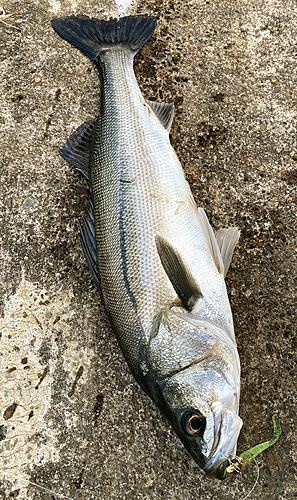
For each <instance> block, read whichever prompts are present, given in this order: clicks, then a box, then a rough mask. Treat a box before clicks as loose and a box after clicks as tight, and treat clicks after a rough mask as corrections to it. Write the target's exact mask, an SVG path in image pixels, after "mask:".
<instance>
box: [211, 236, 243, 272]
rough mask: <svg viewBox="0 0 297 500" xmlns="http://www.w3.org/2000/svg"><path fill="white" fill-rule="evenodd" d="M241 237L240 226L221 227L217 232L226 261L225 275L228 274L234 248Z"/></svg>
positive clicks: (217, 238) (224, 260)
mask: <svg viewBox="0 0 297 500" xmlns="http://www.w3.org/2000/svg"><path fill="white" fill-rule="evenodd" d="M239 237H240V230H239V229H238V227H228V228H222V229H219V230H218V232H217V233H216V240H217V242H218V246H219V249H220V252H221V255H222V259H223V262H224V276H226V274H227V272H228V269H229V267H230V264H231V261H232V255H233V252H234V248H235V247H236V245H237V242H238V240H239Z"/></svg>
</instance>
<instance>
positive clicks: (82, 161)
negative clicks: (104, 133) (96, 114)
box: [60, 119, 96, 180]
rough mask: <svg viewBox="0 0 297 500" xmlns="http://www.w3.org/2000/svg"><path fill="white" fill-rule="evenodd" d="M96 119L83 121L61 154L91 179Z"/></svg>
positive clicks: (61, 150)
mask: <svg viewBox="0 0 297 500" xmlns="http://www.w3.org/2000/svg"><path fill="white" fill-rule="evenodd" d="M95 127H96V119H94V120H90V121H88V122H85V123H83V124H82V125H80V126H79V127H78V129H77V130H76V131H75V132H73V134H71V136H70V137H69V139H68V140H67V142H66V144H65V146H63V148H62V149H60V155H61V156H62V158H64V160H66V161H68V163H71V165H73V166H74V167H76V168H77V170H80V171H81V172H82V173H83V174H84V175H85V176H86V178H87V179H88V180H90V172H89V158H90V151H91V147H92V142H93V137H94V132H95Z"/></svg>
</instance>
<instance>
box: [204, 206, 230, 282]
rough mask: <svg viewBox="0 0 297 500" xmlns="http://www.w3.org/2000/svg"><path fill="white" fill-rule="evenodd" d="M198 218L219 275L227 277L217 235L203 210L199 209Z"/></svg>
mask: <svg viewBox="0 0 297 500" xmlns="http://www.w3.org/2000/svg"><path fill="white" fill-rule="evenodd" d="M198 217H199V220H200V224H201V226H202V228H203V231H204V234H205V236H206V238H207V241H208V246H209V249H210V251H211V254H212V258H213V260H214V263H215V265H216V267H217V270H218V271H219V273H221V274H222V275H223V276H226V275H225V266H224V262H223V259H222V256H221V252H220V249H219V246H218V242H217V240H216V237H215V234H214V232H213V229H212V227H211V225H210V223H209V221H208V218H207V215H206V213H205V212H204V210H203V208H200V207H199V208H198Z"/></svg>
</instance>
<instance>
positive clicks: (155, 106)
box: [146, 101, 174, 132]
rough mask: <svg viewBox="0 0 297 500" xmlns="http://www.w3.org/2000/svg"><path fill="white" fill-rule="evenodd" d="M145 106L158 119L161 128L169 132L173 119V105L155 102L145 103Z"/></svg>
mask: <svg viewBox="0 0 297 500" xmlns="http://www.w3.org/2000/svg"><path fill="white" fill-rule="evenodd" d="M146 102H147V104H148V105H149V106H150V107H151V108H152V110H153V112H154V113H155V115H156V117H157V118H159V120H160V122H161V123H162V125H163V127H164V128H166V130H168V132H170V129H171V125H172V122H173V117H174V104H173V102H171V103H167V102H156V101H146Z"/></svg>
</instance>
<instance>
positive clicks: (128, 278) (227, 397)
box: [52, 16, 242, 479]
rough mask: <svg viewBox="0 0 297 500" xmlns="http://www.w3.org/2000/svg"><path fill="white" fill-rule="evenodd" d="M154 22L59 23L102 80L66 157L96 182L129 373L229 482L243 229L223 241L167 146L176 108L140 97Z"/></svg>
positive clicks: (87, 247)
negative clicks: (230, 290) (138, 60)
mask: <svg viewBox="0 0 297 500" xmlns="http://www.w3.org/2000/svg"><path fill="white" fill-rule="evenodd" d="M155 24H156V21H155V19H154V18H153V17H150V16H131V17H124V18H122V19H120V20H115V21H101V20H96V19H89V18H87V17H84V16H77V17H75V16H70V17H66V18H61V19H56V20H53V21H52V26H53V28H54V29H55V30H56V31H57V33H58V34H59V35H60V36H62V37H63V38H65V39H66V40H67V41H69V42H70V43H72V45H74V46H75V47H77V48H79V49H80V50H81V51H82V52H84V53H85V54H87V55H88V56H89V57H90V58H91V59H93V60H94V61H95V63H96V65H97V67H98V69H99V73H100V77H101V84H102V88H101V111H100V114H99V116H98V118H97V120H96V122H87V123H86V124H84V125H82V126H81V127H80V128H79V129H78V130H77V132H76V134H74V136H71V138H70V139H69V141H68V142H67V143H66V145H65V146H64V148H63V149H62V151H61V154H62V156H63V157H64V158H65V159H67V161H69V162H70V163H72V164H73V165H75V166H76V167H77V168H78V169H79V170H81V171H82V172H83V173H84V175H86V176H87V177H88V179H89V180H90V183H91V186H92V193H93V204H94V217H93V209H92V207H91V209H90V210H89V213H90V216H89V217H88V218H85V220H84V222H83V224H82V226H81V240H82V244H83V249H84V252H85V255H86V258H87V262H88V265H89V267H90V269H91V272H92V274H93V276H94V279H95V282H96V284H97V286H98V288H99V289H100V294H101V297H102V299H103V301H104V305H105V309H106V312H107V315H108V317H109V320H110V323H111V326H112V328H113V330H114V332H115V334H116V336H117V339H118V341H119V344H120V346H121V349H122V351H123V353H124V356H125V358H126V360H127V362H128V364H129V367H130V369H131V371H132V373H133V375H134V376H135V378H136V379H137V380H138V382H139V383H140V385H141V386H142V388H143V389H144V390H145V391H146V393H147V394H148V395H149V396H150V397H151V398H152V399H153V401H154V402H155V403H156V404H157V405H158V407H159V408H160V410H161V411H162V413H163V415H164V416H165V417H166V418H167V419H168V420H169V422H170V423H171V425H172V427H173V428H174V430H175V431H176V433H177V435H178V436H179V438H180V439H181V441H182V442H183V444H184V445H185V447H186V449H187V450H188V452H189V453H190V454H191V455H192V457H193V458H194V459H195V460H196V462H197V463H198V464H199V465H200V466H201V467H202V468H203V469H204V470H205V472H207V473H208V474H209V473H212V472H215V474H216V475H217V477H219V478H221V479H222V478H223V477H225V475H226V463H227V459H228V458H229V457H231V456H233V455H234V454H235V451H236V442H237V438H238V434H239V431H240V428H241V425H242V422H241V419H240V418H239V417H238V406H239V392H240V362H239V357H238V353H237V349H236V343H235V337H234V328H233V320H232V313H231V309H230V305H229V301H228V295H227V291H226V286H225V281H224V276H225V275H226V272H227V270H228V267H229V264H230V261H231V257H232V253H233V250H234V247H235V244H236V242H237V240H238V237H239V231H238V229H237V228H229V229H228V230H226V229H221V230H220V238H219V239H218V240H216V238H215V235H214V233H213V231H212V228H211V227H210V225H209V222H208V221H207V217H206V215H205V213H204V212H203V210H202V209H197V207H196V205H195V202H194V199H193V196H192V193H191V190H190V187H189V185H188V183H187V182H186V180H185V177H184V174H183V170H182V167H181V165H180V162H179V160H178V158H177V156H176V154H175V152H174V150H173V148H172V146H171V144H170V141H169V129H170V125H171V122H172V118H173V108H172V106H170V105H168V104H162V103H154V102H146V101H145V99H144V98H143V96H142V94H141V92H140V90H139V87H138V84H137V81H136V78H135V75H134V71H133V57H134V55H135V54H136V53H137V52H138V50H139V49H140V48H141V47H142V45H143V44H144V43H145V42H146V41H147V40H148V38H149V37H150V36H151V34H152V33H153V30H154V27H155ZM94 123H95V124H94ZM93 220H94V222H93ZM93 224H94V225H95V232H94V230H93ZM94 233H95V239H94V236H93V235H94ZM95 247H96V248H97V256H98V259H97V260H98V262H97V264H96V263H94V258H93V257H92V258H90V255H93V254H94V249H95Z"/></svg>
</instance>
